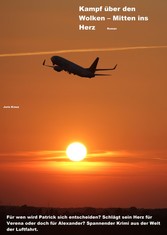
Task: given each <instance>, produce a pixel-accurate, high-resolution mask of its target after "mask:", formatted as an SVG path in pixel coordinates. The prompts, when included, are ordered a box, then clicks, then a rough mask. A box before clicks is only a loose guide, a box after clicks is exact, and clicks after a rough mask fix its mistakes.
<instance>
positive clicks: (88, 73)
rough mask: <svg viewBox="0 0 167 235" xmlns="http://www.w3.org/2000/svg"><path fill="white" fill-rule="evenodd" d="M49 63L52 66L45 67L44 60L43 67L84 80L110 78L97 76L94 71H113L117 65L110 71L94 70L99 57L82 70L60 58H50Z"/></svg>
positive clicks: (78, 66)
mask: <svg viewBox="0 0 167 235" xmlns="http://www.w3.org/2000/svg"><path fill="white" fill-rule="evenodd" d="M51 61H52V64H53V65H46V64H45V62H46V60H44V62H43V65H44V66H47V67H51V68H53V69H54V70H55V71H57V72H61V71H63V70H64V71H66V72H68V73H69V74H71V73H72V74H74V75H77V76H80V77H85V78H93V77H95V76H110V74H98V73H96V71H106V70H114V69H116V67H117V64H116V65H115V66H114V67H113V68H110V69H96V67H97V64H98V61H99V57H97V58H96V59H95V61H94V62H93V63H92V65H91V66H90V67H89V68H83V67H81V66H80V65H77V64H75V63H73V62H71V61H69V60H67V59H65V58H63V57H60V56H52V57H51Z"/></svg>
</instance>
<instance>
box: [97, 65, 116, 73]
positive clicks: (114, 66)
mask: <svg viewBox="0 0 167 235" xmlns="http://www.w3.org/2000/svg"><path fill="white" fill-rule="evenodd" d="M116 67H117V64H116V65H115V66H114V68H111V69H96V71H105V70H114V69H116Z"/></svg>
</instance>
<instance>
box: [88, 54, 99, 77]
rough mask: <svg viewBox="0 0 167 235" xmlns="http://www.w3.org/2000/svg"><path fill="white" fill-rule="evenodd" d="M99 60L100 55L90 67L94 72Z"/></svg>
mask: <svg viewBox="0 0 167 235" xmlns="http://www.w3.org/2000/svg"><path fill="white" fill-rule="evenodd" d="M98 61H99V57H97V58H96V59H95V61H94V62H93V63H92V65H91V66H90V67H89V70H90V71H91V72H92V73H95V71H96V67H97V64H98Z"/></svg>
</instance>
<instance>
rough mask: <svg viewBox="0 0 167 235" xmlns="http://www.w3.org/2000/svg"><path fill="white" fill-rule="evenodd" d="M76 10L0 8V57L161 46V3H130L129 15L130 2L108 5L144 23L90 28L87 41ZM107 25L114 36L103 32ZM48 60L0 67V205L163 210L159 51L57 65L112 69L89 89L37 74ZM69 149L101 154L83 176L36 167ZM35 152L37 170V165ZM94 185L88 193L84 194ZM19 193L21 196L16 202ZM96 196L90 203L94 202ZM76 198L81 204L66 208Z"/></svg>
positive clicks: (73, 5) (165, 134) (29, 4)
mask: <svg viewBox="0 0 167 235" xmlns="http://www.w3.org/2000/svg"><path fill="white" fill-rule="evenodd" d="M82 4H83V3H82ZM79 5H80V4H79V1H76V0H71V1H65V0H63V1H61V2H56V1H54V0H48V1H42V2H40V4H38V3H37V2H36V1H32V0H29V1H24V2H23V1H19V0H16V1H15V3H14V2H13V3H10V4H9V2H7V1H3V2H1V7H0V14H1V21H0V26H1V38H0V45H1V51H0V55H1V54H4V53H24V52H40V51H46V52H47V51H56V50H69V49H74V50H75V49H89V48H120V47H133V46H135V47H140V46H147V47H149V46H166V42H167V32H166V7H167V3H166V2H165V1H163V0H160V1H158V2H152V1H151V0H147V1H144V0H141V1H137V0H134V1H133V5H130V3H129V1H121V3H118V1H112V5H113V6H126V5H127V6H132V7H136V12H135V13H126V15H133V14H134V15H139V14H140V15H145V16H148V17H149V21H148V22H142V23H139V22H111V23H110V22H109V23H108V22H101V23H96V25H97V30H96V31H95V32H85V31H79V30H78V24H80V22H79V20H78V14H79V13H78V6H79ZM84 5H85V6H100V5H102V3H101V1H93V0H92V1H84ZM103 5H104V6H105V5H111V2H109V1H103ZM150 6H151V8H150ZM87 14H88V13H87ZM91 14H93V13H91ZM110 14H111V13H105V14H104V13H100V14H99V15H101V16H103V15H106V16H108V15H110ZM124 14H125V13H124ZM92 23H93V24H94V22H90V23H87V24H89V25H91V24H92ZM82 24H83V23H82ZM84 24H86V23H84ZM108 24H111V26H112V27H117V28H118V30H117V31H107V30H106V27H107V26H108ZM52 55H53V54H51V55H38V56H24V57H23V56H20V57H0V87H1V92H0V107H1V109H0V112H1V124H0V125H1V126H0V128H1V131H0V139H1V145H0V151H1V155H0V159H1V160H2V164H1V174H2V176H3V177H1V184H0V185H1V186H0V187H1V192H3V193H2V194H1V198H0V202H1V203H2V204H9V203H10V204H25V203H27V204H33V205H48V203H50V205H51V206H87V205H89V206H91V205H92V206H98V207H103V206H120V207H121V206H123V207H126V206H139V207H165V206H167V205H166V200H165V199H166V196H167V191H166V183H165V177H166V173H165V172H166V168H167V167H166V153H167V146H166V139H167V102H166V101H167V92H166V87H167V80H166V77H167V71H166V57H167V49H166V48H161V49H158V48H157V49H141V50H127V51H105V52H98V51H96V52H84V53H64V54H61V55H60V56H63V57H65V58H67V59H69V60H71V61H74V62H76V63H78V64H80V65H82V66H83V67H89V66H90V65H91V63H92V62H93V60H94V59H95V58H96V57H97V56H99V57H100V61H99V64H98V68H107V67H112V66H114V65H115V64H116V63H117V64H118V68H117V69H116V70H115V71H113V72H112V76H111V77H97V78H95V79H91V80H90V79H83V78H79V77H76V76H73V75H68V74H67V73H65V72H61V73H56V72H54V71H52V70H51V69H49V68H45V67H43V66H42V62H43V60H44V59H47V62H48V63H49V59H50V57H51V56H52ZM4 105H19V107H20V108H19V109H16V110H15V109H4V108H3V106H4ZM72 141H81V142H83V143H85V145H86V146H87V147H88V152H89V154H90V155H91V154H93V153H94V152H97V151H99V153H100V156H97V154H95V155H94V156H92V155H91V156H92V157H91V158H88V159H87V161H88V164H90V166H85V168H84V165H83V164H82V165H83V166H82V168H83V169H81V172H80V171H77V172H75V170H73V168H72V169H71V165H70V166H69V165H68V161H67V160H66V158H65V160H63V162H65V163H62V162H57V160H55V159H54V160H53V159H52V160H51V161H50V160H48V159H45V160H44V156H43V153H46V152H43V151H46V150H48V151H51V152H52V151H55V152H56V156H57V154H58V153H57V151H60V150H61V151H64V150H65V148H66V147H67V145H68V144H69V143H71V142H72ZM39 151H40V159H41V160H39V159H36V154H37V153H39ZM106 151H107V152H109V153H111V152H112V151H117V152H118V153H119V154H118V156H117V157H114V160H113V155H112V154H111V156H110V157H109V159H108V156H106V155H105V154H104V152H106ZM124 151H126V154H125V153H124ZM20 153H22V154H20ZM127 153H128V154H129V155H128V156H127ZM138 153H139V155H140V157H139V156H138ZM63 154H64V153H63ZM25 155H27V157H26V158H25ZM141 155H142V157H141ZM46 156H47V153H46ZM63 156H64V155H63ZM143 156H144V157H143ZM115 158H116V159H117V160H116V161H115ZM4 159H5V161H4ZM27 159H29V160H27ZM153 159H154V160H153ZM155 159H156V160H155ZM34 162H35V163H34ZM61 164H63V168H62V166H61ZM64 164H65V165H66V167H64ZM77 167H78V166H77ZM78 168H79V169H80V167H78ZM86 169H87V171H86ZM76 175H77V178H76V177H75V176H76ZM78 175H79V176H80V177H78ZM132 176H133V177H132ZM34 179H35V180H34ZM96 182H98V187H97V184H96ZM92 185H95V186H94V188H93V190H90V189H91V188H92ZM22 187H24V188H25V190H24V192H21V188H22ZM71 187H73V190H72V192H71ZM136 187H137V189H136ZM34 188H35V189H37V191H34ZM16 189H17V190H16ZM81 189H82V190H81ZM88 191H89V193H87V192H88ZM22 194H23V195H22ZM41 194H42V195H43V197H40V195H41ZM55 194H56V195H57V198H56V199H55V197H54V195H55ZM67 194H70V196H69V197H67V196H66V195H67ZM96 194H98V195H99V198H98V199H95V198H97V197H96ZM10 195H14V196H13V197H12V198H11V196H10ZM74 195H77V198H80V200H79V199H78V200H75V201H74ZM83 195H84V196H83ZM153 195H154V196H153ZM39 198H40V199H39Z"/></svg>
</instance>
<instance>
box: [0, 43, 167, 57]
mask: <svg viewBox="0 0 167 235" xmlns="http://www.w3.org/2000/svg"><path fill="white" fill-rule="evenodd" d="M166 48H167V46H166V45H164V46H135V47H116V48H87V49H69V50H55V51H39V52H23V53H6V54H0V57H17V56H35V55H50V54H65V53H82V52H96V51H98V52H105V51H129V50H144V49H166Z"/></svg>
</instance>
